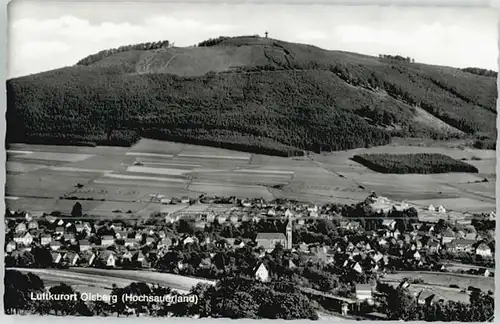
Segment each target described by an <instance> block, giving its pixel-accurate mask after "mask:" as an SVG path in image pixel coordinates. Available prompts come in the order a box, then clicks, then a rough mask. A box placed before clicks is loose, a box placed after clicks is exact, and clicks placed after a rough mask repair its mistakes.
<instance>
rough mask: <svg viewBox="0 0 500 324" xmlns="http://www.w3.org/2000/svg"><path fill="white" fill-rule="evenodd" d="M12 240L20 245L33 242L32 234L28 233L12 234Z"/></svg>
mask: <svg viewBox="0 0 500 324" xmlns="http://www.w3.org/2000/svg"><path fill="white" fill-rule="evenodd" d="M14 242H16V243H17V244H22V245H30V244H31V243H32V242H33V236H32V235H31V234H30V233H26V234H21V233H19V234H14Z"/></svg>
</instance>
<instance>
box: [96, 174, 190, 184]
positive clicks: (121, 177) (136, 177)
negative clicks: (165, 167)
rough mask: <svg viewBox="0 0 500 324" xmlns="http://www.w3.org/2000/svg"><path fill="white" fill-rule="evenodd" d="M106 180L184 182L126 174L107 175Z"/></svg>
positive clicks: (182, 180) (174, 179) (175, 179)
mask: <svg viewBox="0 0 500 324" xmlns="http://www.w3.org/2000/svg"><path fill="white" fill-rule="evenodd" d="M104 176H105V177H108V178H115V179H124V180H150V181H165V182H186V180H184V179H178V178H158V177H146V176H133V175H128V174H116V173H107V174H105V175H104Z"/></svg>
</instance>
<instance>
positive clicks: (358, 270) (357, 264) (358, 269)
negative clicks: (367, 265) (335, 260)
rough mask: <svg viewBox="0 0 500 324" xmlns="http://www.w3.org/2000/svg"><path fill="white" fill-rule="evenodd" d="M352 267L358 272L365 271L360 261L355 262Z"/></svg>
mask: <svg viewBox="0 0 500 324" xmlns="http://www.w3.org/2000/svg"><path fill="white" fill-rule="evenodd" d="M351 269H353V270H354V271H356V272H357V273H363V268H362V267H361V265H360V264H359V262H355V263H353V264H352V266H351Z"/></svg>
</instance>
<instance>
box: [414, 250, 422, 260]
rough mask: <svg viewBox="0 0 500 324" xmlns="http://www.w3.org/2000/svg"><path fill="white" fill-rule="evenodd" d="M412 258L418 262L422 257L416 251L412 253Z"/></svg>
mask: <svg viewBox="0 0 500 324" xmlns="http://www.w3.org/2000/svg"><path fill="white" fill-rule="evenodd" d="M413 258H414V259H415V260H417V261H420V259H421V258H422V256H421V255H420V253H419V252H418V251H415V253H413Z"/></svg>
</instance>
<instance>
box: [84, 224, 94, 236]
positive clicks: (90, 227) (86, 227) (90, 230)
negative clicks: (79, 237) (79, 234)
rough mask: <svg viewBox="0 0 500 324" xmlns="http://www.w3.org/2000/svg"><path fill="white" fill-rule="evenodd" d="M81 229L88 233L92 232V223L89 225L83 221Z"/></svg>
mask: <svg viewBox="0 0 500 324" xmlns="http://www.w3.org/2000/svg"><path fill="white" fill-rule="evenodd" d="M83 230H84V231H86V232H87V233H89V234H90V233H92V225H90V223H89V222H84V223H83Z"/></svg>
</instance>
